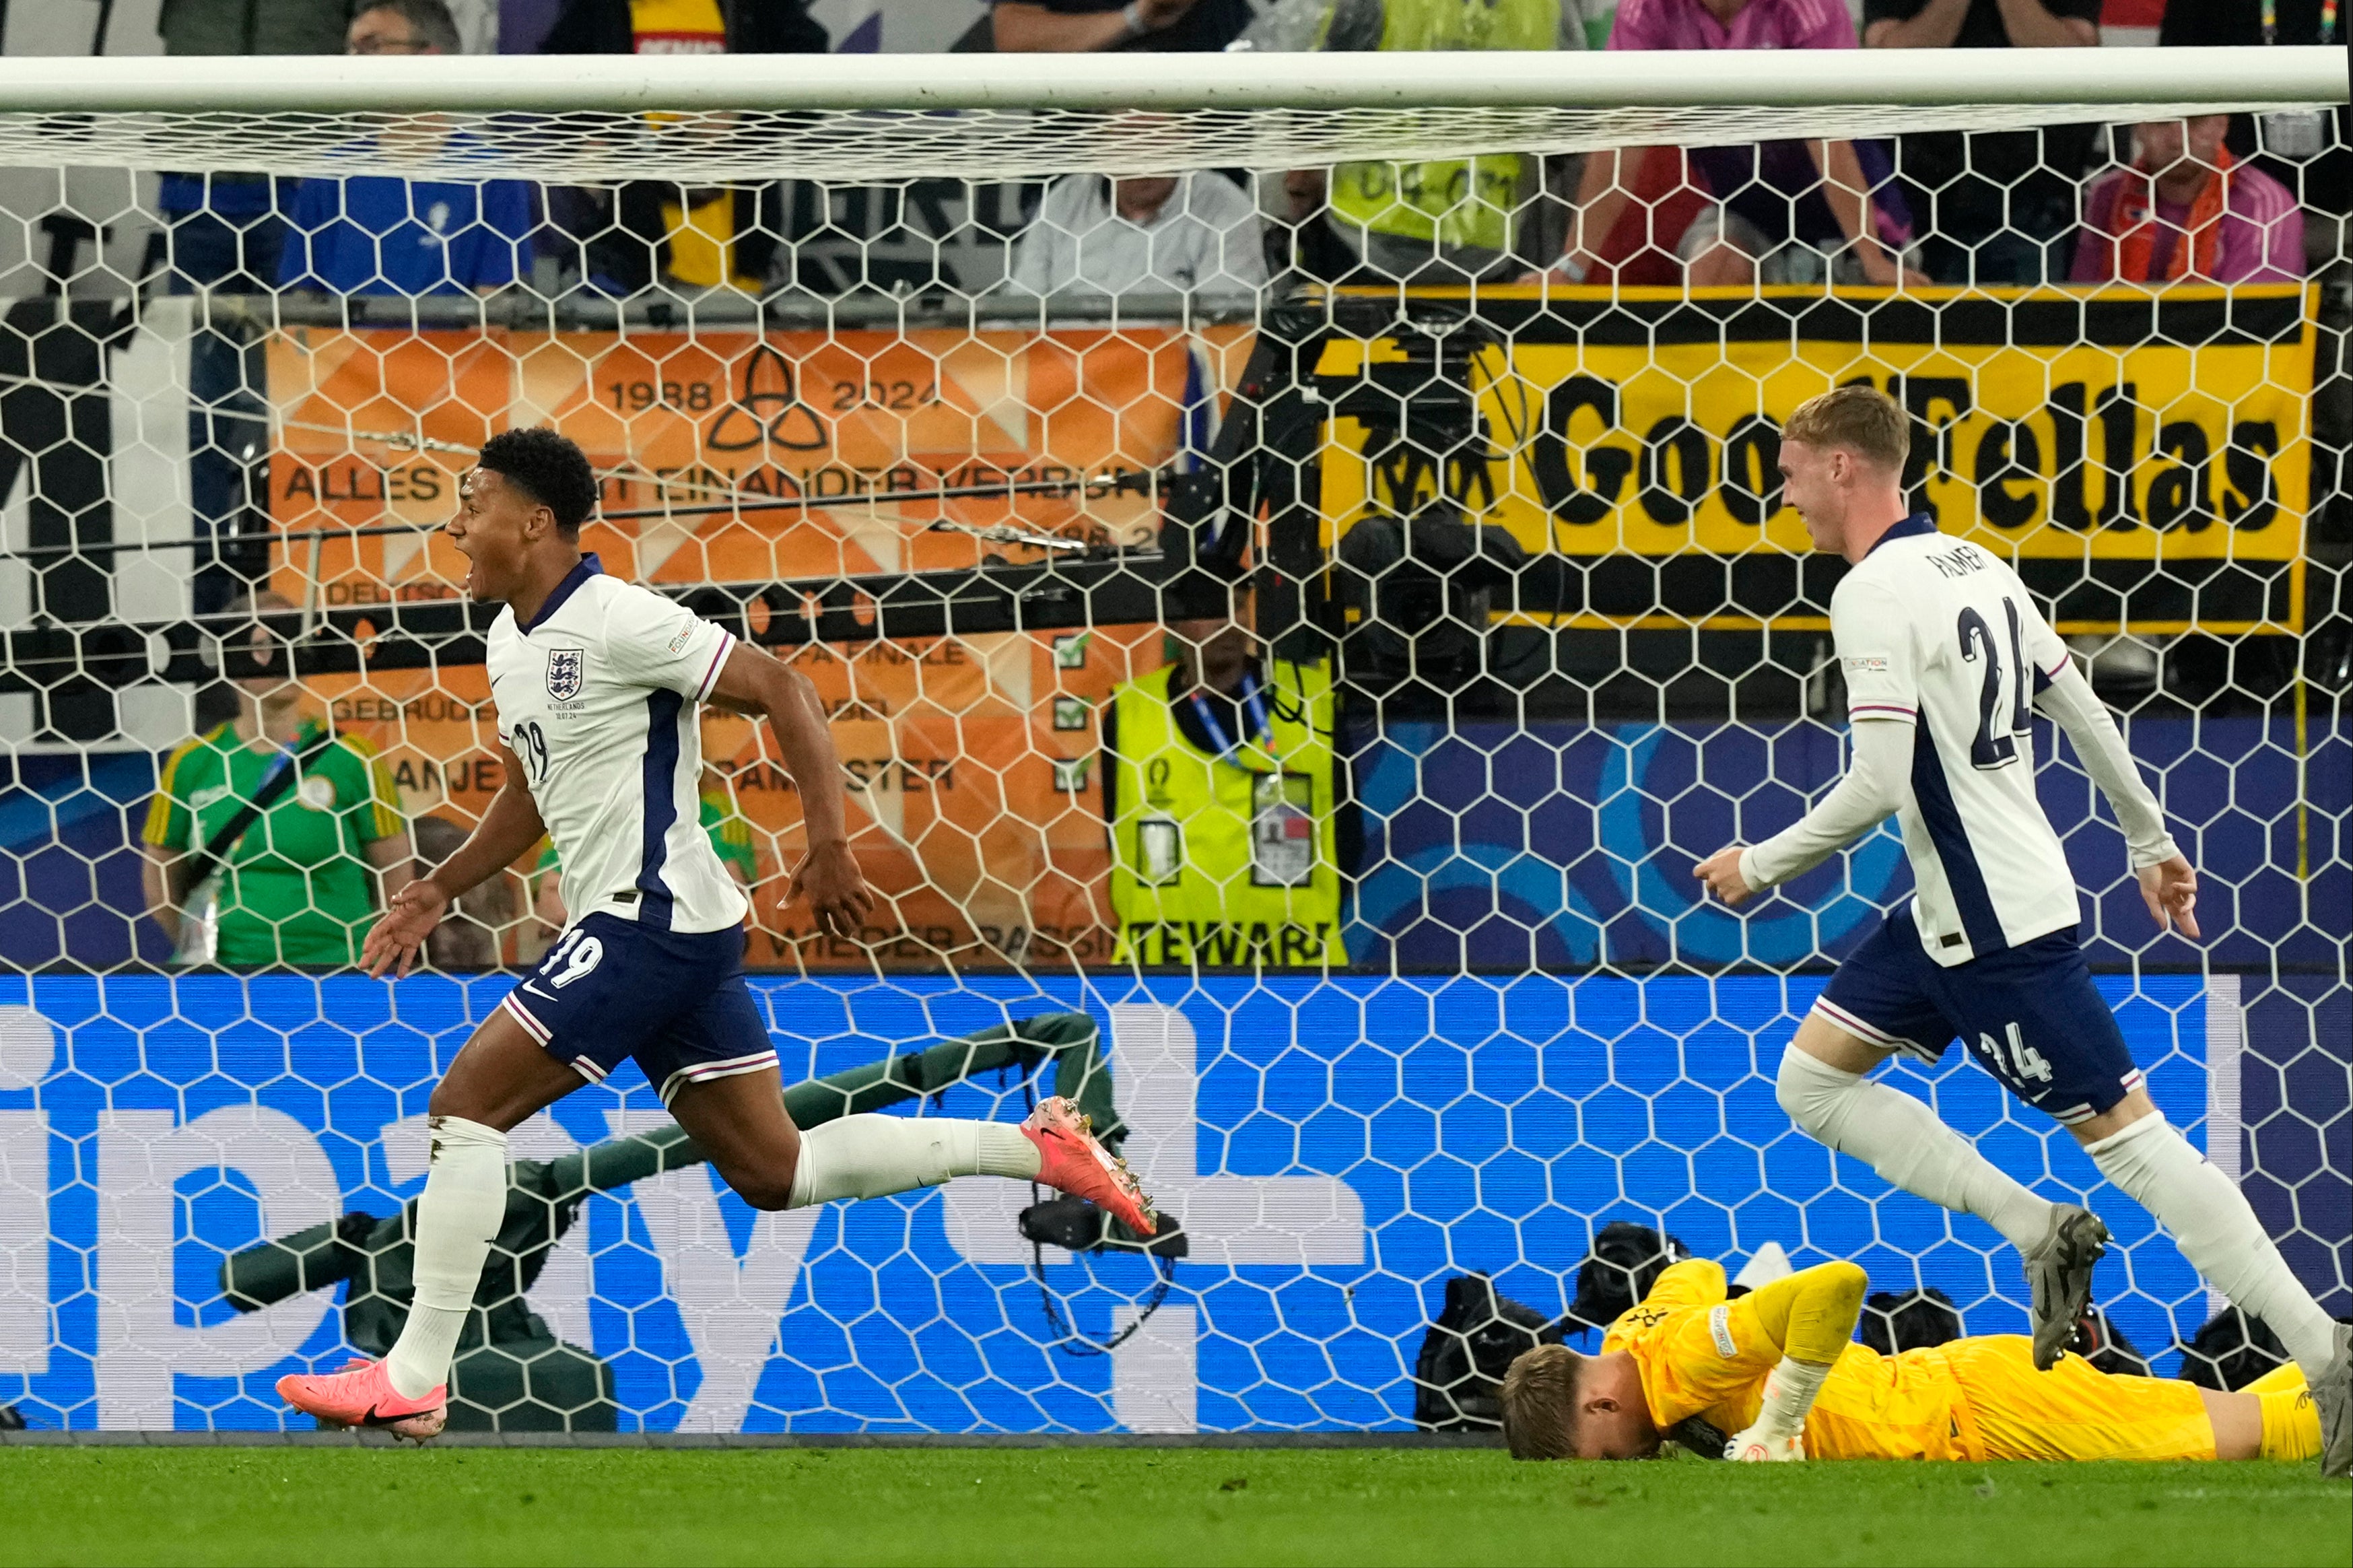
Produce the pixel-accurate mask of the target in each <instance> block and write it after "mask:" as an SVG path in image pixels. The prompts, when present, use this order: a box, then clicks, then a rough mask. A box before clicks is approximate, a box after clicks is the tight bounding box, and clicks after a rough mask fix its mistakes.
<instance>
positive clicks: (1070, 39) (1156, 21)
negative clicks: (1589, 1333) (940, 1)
mask: <svg viewBox="0 0 2353 1568" xmlns="http://www.w3.org/2000/svg"><path fill="white" fill-rule="evenodd" d="M989 26H990V30H991V36H992V37H993V38H994V40H995V42H996V45H997V52H998V53H999V54H1008V55H1012V54H1056V55H1082V54H1092V53H1094V52H1097V51H1099V50H1103V49H1152V50H1156V51H1160V52H1163V53H1172V54H1178V53H1187V52H1198V51H1203V50H1216V49H1222V48H1224V47H1226V46H1227V45H1228V44H1230V43H1232V42H1233V41H1234V40H1235V39H1236V38H1238V37H1241V33H1242V29H1243V28H1244V27H1247V26H1250V0H1043V3H1042V4H1032V3H1031V0H995V4H994V5H992V6H991V7H990V10H989Z"/></svg>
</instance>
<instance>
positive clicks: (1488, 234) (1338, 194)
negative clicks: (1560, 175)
mask: <svg viewBox="0 0 2353 1568" xmlns="http://www.w3.org/2000/svg"><path fill="white" fill-rule="evenodd" d="M1585 43H1586V38H1585V15H1584V11H1583V9H1582V8H1581V6H1580V5H1579V3H1578V0H1336V4H1335V5H1333V7H1332V9H1331V11H1330V13H1329V15H1328V17H1327V20H1326V25H1325V27H1324V35H1323V38H1322V41H1321V43H1320V45H1319V46H1318V47H1322V48H1324V49H1331V50H1338V51H1345V52H1364V51H1369V50H1375V49H1383V50H1450V51H1451V50H1463V49H1575V50H1577V51H1579V52H1582V51H1583V50H1584V48H1585ZM1543 178H1544V161H1543V160H1542V159H1540V158H1535V157H1527V156H1521V155H1519V154H1515V153H1493V154H1490V155H1488V156H1485V157H1480V158H1472V159H1450V160H1444V161H1440V162H1434V163H1343V164H1341V165H1340V166H1339V167H1338V168H1336V169H1335V170H1333V171H1332V178H1331V187H1330V193H1329V205H1327V206H1325V207H1324V218H1325V221H1326V222H1327V223H1328V225H1329V226H1330V228H1331V230H1332V233H1333V235H1334V236H1335V237H1337V238H1338V239H1339V240H1340V242H1341V244H1342V245H1343V246H1344V247H1345V249H1346V250H1347V251H1348V252H1349V253H1351V254H1352V255H1353V256H1354V257H1355V258H1356V259H1357V260H1358V261H1360V262H1362V263H1363V264H1364V266H1365V267H1366V268H1369V269H1370V270H1371V271H1373V272H1374V273H1376V274H1377V275H1379V276H1381V277H1386V278H1395V279H1407V280H1418V281H1422V282H1430V283H1460V282H1462V281H1464V280H1465V279H1470V278H1478V277H1482V276H1484V275H1486V274H1488V273H1491V272H1493V271H1494V269H1495V268H1497V267H1498V266H1499V265H1504V264H1507V262H1508V258H1510V256H1511V255H1512V253H1513V246H1514V240H1518V241H1520V242H1521V243H1523V244H1525V243H1526V241H1527V239H1528V238H1529V236H1527V235H1526V234H1525V233H1523V232H1522V228H1523V226H1522V223H1521V217H1522V215H1523V214H1524V213H1525V212H1526V211H1527V210H1528V203H1529V202H1530V201H1532V200H1533V199H1534V198H1535V195H1536V193H1537V191H1538V189H1539V188H1540V187H1541V185H1542V184H1543ZM1321 180H1322V174H1321V171H1303V172H1302V174H1295V175H1293V176H1292V177H1291V179H1290V180H1288V181H1287V182H1286V187H1285V188H1286V192H1287V194H1288V195H1291V196H1292V198H1293V201H1294V202H1296V201H1297V200H1298V199H1299V197H1300V195H1302V189H1301V186H1302V184H1303V183H1304V184H1306V186H1307V187H1308V191H1309V193H1310V194H1313V193H1314V191H1316V190H1317V188H1318V187H1320V184H1321ZM1552 244H1554V245H1557V244H1558V240H1557V239H1556V238H1555V239H1554V240H1553V241H1552ZM1544 254H1546V255H1549V254H1550V250H1549V249H1547V250H1546V252H1545V253H1544ZM1538 259H1541V258H1540V257H1539V258H1538ZM1524 268H1525V263H1523V264H1522V265H1521V266H1518V267H1514V268H1513V270H1514V272H1516V271H1520V270H1523V269H1524Z"/></svg>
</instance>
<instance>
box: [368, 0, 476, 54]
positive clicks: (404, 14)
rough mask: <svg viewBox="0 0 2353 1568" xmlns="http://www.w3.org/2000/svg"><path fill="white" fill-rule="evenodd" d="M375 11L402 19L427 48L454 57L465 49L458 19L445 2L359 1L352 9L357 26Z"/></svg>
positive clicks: (437, 0)
mask: <svg viewBox="0 0 2353 1568" xmlns="http://www.w3.org/2000/svg"><path fill="white" fill-rule="evenodd" d="M371 11H389V12H391V13H392V14H393V15H394V16H398V17H399V18H400V19H401V20H402V21H404V22H406V23H407V24H408V30H409V32H410V33H411V34H413V35H414V36H415V37H416V39H417V42H418V43H420V44H423V45H424V46H425V47H427V48H429V49H438V50H440V51H441V52H442V53H443V54H445V55H454V54H457V53H459V51H460V50H461V49H462V48H463V47H465V46H464V44H463V42H462V41H461V40H460V39H459V37H458V19H457V18H456V17H454V16H451V15H450V14H449V7H448V5H444V4H443V3H442V0H357V4H355V5H353V6H352V20H353V21H354V22H356V21H358V20H359V19H360V18H361V17H362V16H366V15H367V14H368V13H369V12H371Z"/></svg>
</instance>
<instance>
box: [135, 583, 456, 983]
mask: <svg viewBox="0 0 2353 1568" xmlns="http://www.w3.org/2000/svg"><path fill="white" fill-rule="evenodd" d="M291 608H293V606H292V605H290V604H288V603H287V601H286V600H285V599H284V598H283V597H281V596H280V595H277V594H274V593H270V592H268V591H266V590H265V591H263V592H261V593H259V594H256V595H251V596H249V597H248V598H246V599H242V600H240V601H239V602H238V603H237V605H236V606H234V609H236V610H238V611H258V612H267V611H282V610H290V609H291ZM250 647H251V650H252V654H253V658H254V663H255V666H256V673H253V674H249V675H246V676H243V677H241V678H239V679H237V680H236V681H235V682H234V685H235V686H236V688H237V695H238V702H237V715H236V717H234V718H233V719H230V720H229V721H227V722H226V723H224V724H221V725H218V726H216V728H214V729H212V730H210V731H206V733H204V734H202V735H199V736H197V737H196V738H195V739H194V740H192V741H189V742H186V743H185V744H184V745H182V746H181V747H180V748H179V749H178V750H176V751H174V752H173V753H172V754H171V757H170V758H169V759H168V760H167V761H166V762H165V763H164V769H163V773H162V776H161V777H160V779H159V780H158V782H157V784H156V788H155V795H154V797H153V800H152V801H151V802H150V803H149V805H148V808H147V821H146V826H145V828H144V830H143V832H142V834H141V836H140V837H141V841H142V845H143V846H144V848H145V852H146V862H145V866H144V868H143V870H144V885H145V890H146V898H147V910H148V913H149V914H150V915H152V916H153V918H154V921H155V923H156V924H157V925H158V926H160V927H161V928H162V929H163V931H164V935H165V936H167V937H169V938H170V939H171V940H172V942H174V946H175V947H176V948H177V949H178V952H179V955H180V957H181V959H182V960H183V961H184V962H187V963H220V964H223V965H225V966H227V967H230V968H240V969H245V968H261V967H265V966H267V965H269V964H274V963H297V964H317V965H327V966H335V967H340V966H342V965H344V964H348V963H353V962H354V961H355V960H356V959H357V957H358V953H359V941H360V937H361V935H362V933H363V932H364V931H365V929H366V927H367V925H368V922H369V921H371V920H373V919H374V918H375V911H376V910H379V909H381V908H383V907H384V904H385V900H387V899H389V898H390V896H391V895H392V894H393V893H395V892H396V891H397V890H399V889H401V888H403V887H405V886H406V885H407V882H408V880H409V879H410V877H411V876H413V875H414V874H415V873H414V866H413V864H412V859H411V856H410V853H409V838H408V829H407V826H406V824H404V823H403V822H402V821H401V817H400V806H399V795H398V794H397V793H396V790H395V788H394V786H393V783H392V778H391V775H390V774H389V773H386V772H385V767H384V764H383V763H380V762H379V761H377V760H376V754H375V748H374V747H372V746H370V745H368V744H367V743H366V742H364V741H361V740H358V739H357V738H355V737H353V736H349V735H337V734H335V733H334V732H333V731H332V730H331V729H329V727H328V725H327V723H326V721H324V720H322V719H321V718H320V717H318V716H317V715H316V714H312V713H306V712H305V711H304V710H303V708H304V702H303V698H304V693H303V690H302V688H301V685H300V684H299V683H298V682H296V681H294V680H293V679H290V672H284V671H281V670H280V668H278V659H279V658H280V657H281V649H280V646H279V643H278V640H277V638H276V637H275V635H274V634H272V633H271V632H270V631H269V629H268V628H267V627H266V626H262V625H261V624H260V623H259V621H257V622H255V623H254V625H253V630H252V634H251V641H250ZM207 886H209V888H210V892H209V894H208V893H207V892H206V888H207ZM207 908H209V909H210V910H211V913H210V914H209V915H207V914H206V910H207Z"/></svg>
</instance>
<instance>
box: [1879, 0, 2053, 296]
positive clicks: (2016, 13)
mask: <svg viewBox="0 0 2353 1568" xmlns="http://www.w3.org/2000/svg"><path fill="white" fill-rule="evenodd" d="M1862 18H1863V22H1862V42H1863V47H1866V48H1873V49H1943V48H1964V49H2001V48H2021V49H2035V48H2095V47H2098V45H2099V42H2100V27H2099V22H2100V0H1863V8H1862ZM2094 135H2095V130H2094V127H2092V126H2089V125H2053V126H2048V127H2044V128H2043V129H2041V130H2037V131H2001V132H1968V133H1964V132H1957V131H1944V132H1921V133H1918V134H1915V135H1908V136H1902V137H1898V138H1897V139H1896V166H1897V175H1898V178H1899V179H1900V180H1901V181H1902V184H1903V190H1904V194H1905V201H1906V202H1907V203H1909V204H1910V205H1911V208H1912V211H1913V213H1914V215H1915V216H1916V217H1917V218H1918V219H1919V220H1920V253H1921V263H1922V265H1923V266H1924V267H1925V268H1926V270H1927V272H1928V274H1929V276H1931V277H1933V278H1934V279H1936V281H1937V282H1939V283H1956V284H1965V283H1971V282H1976V283H2042V282H2048V281H2051V280H2052V279H2057V278H2059V277H2060V276H2062V275H2063V272H2064V271H2065V268H2066V258H2065V256H2064V253H2063V247H2064V245H2065V236H2066V235H2067V233H2068V232H2069V230H2071V229H2072V228H2073V226H2074V217H2075V189H2076V182H2077V181H2078V180H2080V179H2081V178H2082V177H2083V174H2084V165H2085V164H2086V163H2088V162H2089V161H2090V158H2091V153H2092V142H2093V139H2094Z"/></svg>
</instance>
